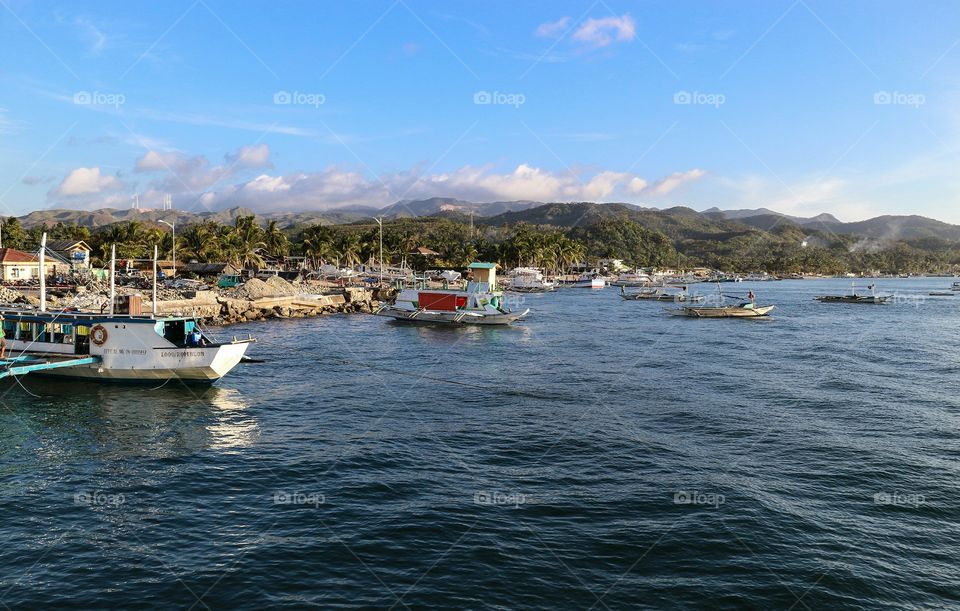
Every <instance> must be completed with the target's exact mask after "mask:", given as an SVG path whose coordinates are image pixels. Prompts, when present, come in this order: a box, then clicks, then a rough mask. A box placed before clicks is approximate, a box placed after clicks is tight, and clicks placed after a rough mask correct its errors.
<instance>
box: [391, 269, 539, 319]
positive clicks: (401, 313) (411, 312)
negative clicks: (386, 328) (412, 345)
mask: <svg viewBox="0 0 960 611" xmlns="http://www.w3.org/2000/svg"><path fill="white" fill-rule="evenodd" d="M469 269H470V271H472V272H473V279H472V280H470V282H468V283H467V288H466V290H460V289H417V288H412V289H403V290H402V291H400V294H399V295H397V299H396V300H395V302H394V303H392V304H390V305H385V306H383V307H381V308H380V309H379V310H377V311H376V312H374V313H375V314H376V315H378V316H389V317H390V318H393V319H396V320H401V321H406V322H419V323H443V324H451V325H509V324H512V323H514V322H516V321H518V320H520V319H521V318H523V317H524V316H526V315H527V314H528V313H529V312H530V310H529V309H527V310H524V311H523V312H519V313H517V312H512V311H510V310H509V309H506V307H505V306H504V303H503V291H500V290H497V266H496V264H495V263H471V264H470V266H469Z"/></svg>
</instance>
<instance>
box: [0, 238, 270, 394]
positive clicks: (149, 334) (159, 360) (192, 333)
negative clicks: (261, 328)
mask: <svg viewBox="0 0 960 611" xmlns="http://www.w3.org/2000/svg"><path fill="white" fill-rule="evenodd" d="M45 249H46V234H44V236H43V239H42V240H41V247H40V269H41V270H42V269H44V267H43V266H44V251H45ZM113 250H114V252H113V253H112V255H111V259H110V310H109V313H106V314H104V313H99V312H79V311H69V310H63V311H58V312H51V311H48V310H47V308H46V285H45V278H44V277H43V276H44V274H41V275H40V276H41V278H40V305H39V307H38V308H37V309H29V308H14V307H3V306H0V315H2V317H3V318H2V320H3V324H2V330H3V336H4V340H5V342H6V352H7V353H8V354H10V355H13V356H9V357H6V358H2V359H0V378H4V377H9V376H20V375H24V374H28V373H37V374H42V375H49V376H61V377H70V378H86V379H91V380H110V381H127V382H156V381H166V380H174V379H177V380H183V381H185V382H202V383H212V382H214V381H216V380H219V379H220V378H222V377H223V376H224V375H226V374H227V373H228V372H229V371H230V370H231V369H233V368H234V367H236V365H237V364H238V363H240V361H241V360H243V359H244V354H245V353H246V351H247V348H249V347H250V344H252V343H253V342H255V341H256V340H254V339H253V338H251V337H248V338H246V339H236V338H234V339H233V340H231V341H229V342H216V341H214V340H213V339H212V338H210V337H208V336H207V335H206V334H204V333H203V332H202V331H201V330H200V328H199V322H198V321H197V320H196V319H195V318H192V317H158V316H157V315H156V303H157V299H156V252H154V272H155V273H154V287H153V314H150V315H143V314H140V313H139V312H138V311H136V310H138V309H139V306H137V307H136V308H130V300H129V299H127V300H126V303H127V307H128V311H129V309H134V310H135V311H134V312H133V313H121V314H115V307H116V303H117V299H116V298H115V296H114V294H115V290H114V263H115V260H116V256H115V254H116V253H115V249H113ZM135 303H139V299H137V300H135Z"/></svg>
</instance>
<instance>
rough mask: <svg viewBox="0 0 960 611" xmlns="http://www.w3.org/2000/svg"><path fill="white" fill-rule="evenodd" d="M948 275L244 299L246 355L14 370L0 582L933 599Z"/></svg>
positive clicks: (286, 591) (329, 593)
mask: <svg viewBox="0 0 960 611" xmlns="http://www.w3.org/2000/svg"><path fill="white" fill-rule="evenodd" d="M951 282H952V280H950V279H910V280H886V281H884V280H881V281H879V285H880V288H881V289H887V290H890V291H896V292H897V293H898V294H899V295H900V296H901V298H900V299H898V303H896V304H894V305H890V306H883V307H877V306H855V305H832V304H831V305H828V304H819V303H816V302H814V301H812V297H813V295H815V294H818V293H822V292H825V291H826V292H843V291H844V290H847V289H848V288H849V285H848V283H846V282H844V281H839V280H837V281H833V280H830V281H790V282H776V283H760V284H755V285H752V288H754V289H755V290H757V292H758V293H759V296H760V301H761V302H773V303H776V304H778V309H777V310H775V311H774V316H773V317H772V319H771V320H693V319H685V318H678V317H671V316H666V315H664V314H663V313H662V310H663V307H664V304H655V303H646V302H623V301H621V300H620V298H619V297H618V296H617V295H616V292H615V290H613V289H606V290H603V291H589V290H568V291H565V292H558V293H556V294H550V295H534V296H527V297H526V298H525V299H526V304H525V305H526V306H527V307H530V308H532V309H533V310H534V315H533V316H532V317H531V318H530V319H529V320H528V321H526V322H525V323H523V324H522V325H520V326H517V327H515V328H510V329H482V328H475V329H446V328H430V327H417V326H402V325H400V324H397V323H393V322H390V321H387V320H385V319H381V318H375V317H370V316H350V317H345V316H337V317H328V318H321V319H313V320H296V321H275V322H269V323H255V324H249V325H243V326H238V327H233V328H230V329H228V330H226V331H225V332H228V333H231V334H233V333H246V332H248V331H249V332H252V333H254V334H255V335H257V336H258V337H259V338H260V343H258V344H257V345H256V346H255V348H254V350H253V354H254V355H255V356H257V357H261V358H264V359H266V360H267V361H268V362H267V363H264V364H259V365H246V366H241V367H240V368H238V369H237V370H236V371H235V372H234V373H233V374H231V375H230V376H229V377H228V378H227V379H225V380H223V381H222V382H221V383H220V384H219V385H218V386H216V387H213V388H210V389H199V390H198V389H189V388H184V387H182V386H178V385H168V386H167V387H165V388H160V389H145V388H131V387H117V386H101V385H90V384H66V383H62V382H61V383H53V382H47V381H44V380H43V379H41V378H26V379H25V380H24V381H23V383H24V386H25V387H26V390H27V391H29V392H30V393H33V394H35V395H37V396H36V397H34V396H31V394H28V393H27V392H26V391H25V390H24V389H21V388H20V387H19V386H17V385H16V384H8V385H6V386H3V387H0V393H2V398H0V484H2V489H3V494H2V496H0V532H2V535H3V537H2V541H3V545H2V546H0V603H2V605H4V606H6V607H9V608H37V607H40V606H43V605H47V606H56V607H59V608H81V607H83V608H89V607H97V608H104V607H111V608H112V607H132V606H137V607H141V606H157V607H164V608H180V607H186V608H191V607H192V608H196V609H203V608H210V609H214V608H257V609H259V608H266V607H288V608H293V607H296V608H301V607H309V606H315V607H319V608H330V607H387V608H390V607H394V608H404V607H410V608H416V607H420V608H422V607H425V606H440V607H446V608H450V607H462V608H502V609H508V608H509V609H513V608H557V607H565V608H583V609H589V608H594V609H603V608H610V609H614V608H654V607H668V608H695V607H702V606H710V607H719V608H734V607H736V608H743V607H747V608H751V607H752V608H796V609H803V608H808V609H818V608H858V609H859V608H862V609H867V608H875V607H878V606H883V607H890V606H893V607H900V608H942V607H945V606H954V605H956V604H957V603H958V602H960V577H958V570H957V569H958V551H960V509H958V502H960V501H958V500H960V478H958V475H960V469H958V464H960V462H958V461H960V380H958V374H960V364H958V358H960V357H958V353H960V350H958V349H960V332H958V325H957V321H958V320H960V296H957V297H954V298H935V297H926V294H927V293H928V292H929V291H930V290H938V289H940V290H942V289H944V288H946V287H949V285H950V283H951ZM748 286H749V285H746V284H743V285H724V290H728V291H745V290H746V289H747V288H748ZM701 290H703V291H707V292H710V291H713V290H714V288H713V287H702V289H701Z"/></svg>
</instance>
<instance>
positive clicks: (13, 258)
mask: <svg viewBox="0 0 960 611" xmlns="http://www.w3.org/2000/svg"><path fill="white" fill-rule="evenodd" d="M36 260H37V256H36V255H33V254H30V253H28V252H23V251H22V250H17V249H16V248H0V262H3V263H32V262H34V261H36Z"/></svg>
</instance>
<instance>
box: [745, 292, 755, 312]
mask: <svg viewBox="0 0 960 611" xmlns="http://www.w3.org/2000/svg"><path fill="white" fill-rule="evenodd" d="M756 304H757V296H756V295H755V294H754V293H753V289H750V290H749V291H747V303H745V304H743V307H745V308H750V309H751V310H752V309H753V307H754V306H755V305H756Z"/></svg>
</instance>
